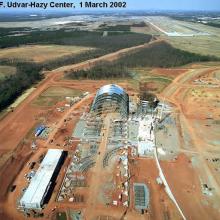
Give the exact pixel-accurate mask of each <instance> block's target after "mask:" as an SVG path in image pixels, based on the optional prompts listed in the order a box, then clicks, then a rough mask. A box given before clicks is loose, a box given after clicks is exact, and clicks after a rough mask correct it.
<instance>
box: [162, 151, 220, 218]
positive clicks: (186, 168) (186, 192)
mask: <svg viewBox="0 0 220 220" xmlns="http://www.w3.org/2000/svg"><path fill="white" fill-rule="evenodd" d="M161 166H162V169H163V170H164V173H165V175H166V179H167V181H168V183H169V184H170V187H171V189H172V192H173V194H174V196H175V198H176V199H177V201H178V202H179V204H180V206H181V208H182V210H183V213H184V215H185V216H186V218H187V219H189V220H191V219H204V220H205V219H207V220H208V219H213V220H214V219H216V220H217V219H219V213H218V210H217V209H213V208H212V206H210V204H207V203H206V202H205V201H207V199H206V198H205V197H204V195H202V192H201V184H200V181H199V178H198V174H197V173H196V171H195V169H194V168H193V166H192V164H191V162H190V159H189V158H187V157H186V156H185V155H184V154H180V155H179V156H178V158H177V160H175V161H174V162H167V161H166V162H165V161H162V162H161Z"/></svg>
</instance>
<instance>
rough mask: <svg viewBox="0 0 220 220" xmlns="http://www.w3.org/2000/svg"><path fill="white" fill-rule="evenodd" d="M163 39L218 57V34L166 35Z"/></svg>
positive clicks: (180, 46) (190, 49)
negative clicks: (216, 35) (193, 35)
mask: <svg viewBox="0 0 220 220" xmlns="http://www.w3.org/2000/svg"><path fill="white" fill-rule="evenodd" d="M162 38H163V39H165V40H166V41H168V42H169V43H171V44H172V46H174V47H176V48H179V49H182V50H186V51H189V52H193V53H198V54H202V55H212V56H217V57H220V35H219V37H215V36H196V37H166V36H163V37H162Z"/></svg>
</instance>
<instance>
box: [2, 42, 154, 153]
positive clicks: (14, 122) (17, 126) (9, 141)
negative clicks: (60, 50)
mask: <svg viewBox="0 0 220 220" xmlns="http://www.w3.org/2000/svg"><path fill="white" fill-rule="evenodd" d="M155 42H158V41H153V42H150V43H146V44H143V45H139V46H136V47H131V48H126V49H122V50H119V51H117V52H114V53H110V54H107V55H104V56H102V57H99V58H96V59H91V60H88V61H85V62H82V63H79V64H74V65H68V66H64V67H61V68H58V69H55V70H53V71H51V72H47V74H46V77H45V79H44V80H43V81H42V82H41V83H39V85H38V86H37V88H36V89H35V90H34V91H33V92H32V93H31V94H30V96H28V97H27V98H26V99H25V100H24V101H23V102H22V103H21V104H20V105H19V106H18V107H17V108H16V109H15V110H14V112H13V113H9V114H8V115H7V116H6V117H4V118H3V119H2V120H1V122H0V140H1V143H0V144H1V150H2V151H1V152H0V153H2V152H4V153H5V152H7V151H10V150H13V149H15V148H16V147H17V145H18V144H19V142H20V141H21V140H22V139H23V138H24V137H25V135H26V134H27V132H28V131H29V130H30V128H31V127H33V126H34V123H35V117H36V116H37V114H36V112H37V113H39V112H40V111H39V110H38V111H37V109H36V108H34V107H33V106H31V103H32V102H33V101H34V100H35V99H36V98H37V97H38V96H39V95H40V94H41V93H42V92H43V91H45V90H46V89H47V88H49V87H50V86H52V85H53V83H54V82H56V85H57V84H58V83H57V80H58V79H60V78H61V77H63V75H64V71H70V70H71V71H72V70H79V69H87V68H90V67H91V66H92V65H95V64H96V63H97V62H99V61H113V60H116V59H118V58H119V57H120V56H123V55H124V54H126V53H130V52H134V51H136V50H138V49H141V48H145V47H148V46H149V45H150V44H152V43H155Z"/></svg>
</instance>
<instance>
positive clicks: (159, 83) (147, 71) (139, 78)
mask: <svg viewBox="0 0 220 220" xmlns="http://www.w3.org/2000/svg"><path fill="white" fill-rule="evenodd" d="M131 72H132V73H133V75H134V78H135V81H136V83H134V84H133V85H134V86H135V84H136V87H137V86H139V83H140V84H142V85H144V87H145V88H146V89H147V90H148V91H149V92H154V93H159V92H161V91H162V90H163V89H164V88H165V87H166V86H168V85H169V84H170V83H171V82H172V79H173V77H172V76H168V75H167V74H165V73H164V74H159V73H158V72H157V71H155V69H151V68H134V69H131Z"/></svg>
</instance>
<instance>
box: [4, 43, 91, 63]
mask: <svg viewBox="0 0 220 220" xmlns="http://www.w3.org/2000/svg"><path fill="white" fill-rule="evenodd" d="M92 49H93V48H91V47H80V46H61V45H29V46H22V47H16V48H9V49H1V50H0V59H2V58H3V59H4V58H6V59H21V60H27V61H34V62H44V61H48V60H53V59H56V58H59V57H62V56H67V55H77V54H80V53H82V52H85V51H88V50H92Z"/></svg>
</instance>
